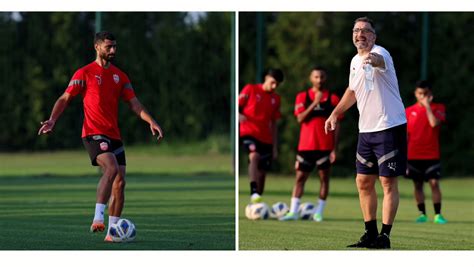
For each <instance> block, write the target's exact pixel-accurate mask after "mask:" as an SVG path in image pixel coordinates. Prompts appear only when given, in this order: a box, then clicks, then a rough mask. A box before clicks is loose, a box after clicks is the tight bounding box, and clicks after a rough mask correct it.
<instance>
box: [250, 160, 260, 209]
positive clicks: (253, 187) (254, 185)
mask: <svg viewBox="0 0 474 267" xmlns="http://www.w3.org/2000/svg"><path fill="white" fill-rule="evenodd" d="M259 162H260V154H259V153H258V152H256V151H253V152H250V153H249V166H248V172H249V179H250V197H251V199H250V201H251V202H260V194H259V193H258V191H259V190H258V189H259V188H258V183H259V179H260V177H261V174H260V170H259V169H258V163H259Z"/></svg>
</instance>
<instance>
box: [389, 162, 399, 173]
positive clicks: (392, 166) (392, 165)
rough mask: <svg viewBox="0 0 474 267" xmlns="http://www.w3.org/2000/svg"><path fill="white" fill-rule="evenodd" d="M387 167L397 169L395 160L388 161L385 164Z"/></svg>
mask: <svg viewBox="0 0 474 267" xmlns="http://www.w3.org/2000/svg"><path fill="white" fill-rule="evenodd" d="M387 167H388V168H389V169H391V170H392V171H395V170H396V169H397V163H396V162H390V163H388V164H387Z"/></svg>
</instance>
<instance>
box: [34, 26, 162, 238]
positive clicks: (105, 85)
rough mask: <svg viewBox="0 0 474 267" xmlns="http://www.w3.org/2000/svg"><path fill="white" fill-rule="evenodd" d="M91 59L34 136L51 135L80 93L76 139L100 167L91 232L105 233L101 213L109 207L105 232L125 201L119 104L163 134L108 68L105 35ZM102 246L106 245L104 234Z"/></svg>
mask: <svg viewBox="0 0 474 267" xmlns="http://www.w3.org/2000/svg"><path fill="white" fill-rule="evenodd" d="M94 48H95V51H96V60H95V61H94V62H92V63H90V64H88V65H86V66H84V67H82V68H80V69H79V70H77V71H76V73H75V74H74V75H73V77H72V79H71V81H70V82H69V85H68V87H67V89H66V91H65V92H64V93H63V94H62V95H61V96H60V97H59V98H58V100H57V101H56V103H55V104H54V107H53V110H52V112H51V116H50V118H49V119H48V120H46V121H43V122H41V125H42V126H41V127H40V129H39V131H38V135H40V134H46V133H50V132H52V130H53V128H54V126H55V124H56V121H57V120H58V118H59V117H60V116H61V114H62V113H63V111H64V110H65V109H66V107H67V106H68V104H69V102H70V101H71V100H72V99H73V97H75V96H77V95H79V94H81V96H82V99H83V105H84V123H83V127H82V140H83V143H84V146H85V147H86V149H87V151H88V153H89V156H90V159H91V163H92V165H94V166H100V167H101V168H102V171H103V175H102V177H101V178H100V180H99V184H98V186H97V197H96V207H95V215H94V219H93V222H92V225H91V228H90V230H91V232H102V231H104V230H105V224H104V210H105V206H106V204H107V202H108V204H109V228H110V225H111V224H113V223H116V222H117V221H118V220H119V219H120V216H121V214H122V209H123V206H124V201H125V196H124V190H125V165H126V160H125V150H124V147H123V144H122V141H121V136H120V130H119V128H118V104H119V100H120V99H122V100H123V101H125V102H126V103H127V104H128V105H129V106H130V109H131V110H133V111H134V112H135V113H136V114H137V115H138V116H139V117H140V118H141V119H142V120H144V121H146V122H147V123H148V124H149V125H150V130H151V132H152V133H153V135H157V139H158V141H159V140H160V139H161V138H163V131H162V130H161V128H160V126H159V125H158V124H157V123H156V122H155V120H154V119H153V118H152V117H151V116H150V114H149V113H148V112H147V111H146V110H145V108H144V107H143V105H142V104H141V103H140V102H139V101H138V99H137V98H136V96H135V92H134V90H133V87H132V84H131V83H130V80H129V79H128V77H127V75H126V74H125V73H124V72H122V71H121V70H120V69H118V68H117V67H116V66H114V65H113V64H112V63H111V61H112V60H113V59H114V58H115V53H116V49H117V42H116V40H115V37H114V36H113V35H112V34H111V33H109V32H105V31H103V32H99V33H96V35H95V38H94ZM105 241H108V242H112V239H111V238H110V236H109V235H108V234H107V235H106V238H105Z"/></svg>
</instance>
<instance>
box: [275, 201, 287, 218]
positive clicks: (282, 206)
mask: <svg viewBox="0 0 474 267" xmlns="http://www.w3.org/2000/svg"><path fill="white" fill-rule="evenodd" d="M289 210H290V209H289V208H288V205H286V203H284V202H277V203H275V204H273V205H272V208H271V209H270V218H277V219H278V218H281V217H283V216H285V214H286V213H287V212H288V211H289Z"/></svg>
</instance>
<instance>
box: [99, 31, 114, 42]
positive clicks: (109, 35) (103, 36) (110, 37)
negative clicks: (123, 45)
mask: <svg viewBox="0 0 474 267" xmlns="http://www.w3.org/2000/svg"><path fill="white" fill-rule="evenodd" d="M106 39H107V40H110V41H115V36H114V35H113V34H112V33H111V32H108V31H101V32H98V33H96V34H95V37H94V44H97V43H99V42H103V41H105V40H106Z"/></svg>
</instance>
